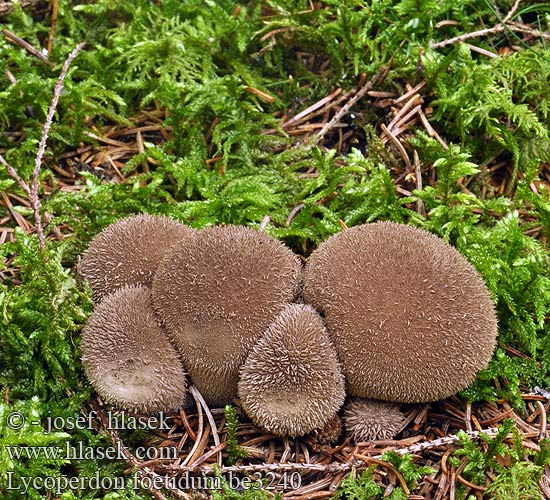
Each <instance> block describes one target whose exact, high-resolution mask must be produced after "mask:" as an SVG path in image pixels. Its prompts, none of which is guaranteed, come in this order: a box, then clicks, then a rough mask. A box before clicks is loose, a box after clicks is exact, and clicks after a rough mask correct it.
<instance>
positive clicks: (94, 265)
mask: <svg viewBox="0 0 550 500" xmlns="http://www.w3.org/2000/svg"><path fill="white" fill-rule="evenodd" d="M192 232H193V230H192V229H191V228H189V227H187V226H185V225H184V224H181V223H179V222H177V221H175V220H172V219H169V218H168V217H161V216H157V215H149V214H140V215H133V216H130V217H126V218H125V219H121V220H119V221H117V222H115V223H114V224H111V225H110V226H107V227H106V228H105V229H104V230H103V231H101V232H100V233H99V234H97V235H96V236H95V237H94V238H93V240H92V242H91V243H90V246H89V247H88V249H87V250H86V251H85V252H84V254H83V256H82V260H81V262H80V265H79V273H80V275H81V276H82V277H83V278H85V279H87V280H88V282H89V284H90V287H91V288H92V290H93V292H94V296H95V297H96V298H97V299H98V300H101V298H102V297H104V296H105V295H107V294H109V293H113V292H115V291H116V290H118V289H119V288H122V287H124V286H130V285H144V286H149V287H150V286H151V282H152V279H153V274H154V272H155V271H156V269H157V267H158V264H159V262H160V261H161V259H162V258H163V257H164V254H165V253H166V251H167V250H169V249H170V247H171V246H172V245H173V244H174V243H175V242H177V241H180V240H182V239H184V238H185V237H187V236H188V235H189V234H191V233H192Z"/></svg>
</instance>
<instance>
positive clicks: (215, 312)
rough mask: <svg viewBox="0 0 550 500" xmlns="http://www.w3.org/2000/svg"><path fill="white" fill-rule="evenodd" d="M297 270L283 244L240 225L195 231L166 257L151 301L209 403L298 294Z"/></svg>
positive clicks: (230, 389) (222, 397)
mask: <svg viewBox="0 0 550 500" xmlns="http://www.w3.org/2000/svg"><path fill="white" fill-rule="evenodd" d="M301 270H302V268H301V264H300V262H299V260H298V258H297V257H296V256H295V255H294V254H293V253H292V252H291V251H290V250H289V249H288V248H287V247H286V246H285V245H284V244H283V243H281V242H280V241H278V240H276V239H274V238H272V237H270V236H268V235H267V234H265V233H263V232H258V231H256V230H255V229H252V228H248V227H241V226H216V227H208V228H205V229H202V230H200V231H197V232H195V233H194V234H193V235H192V236H190V237H189V238H186V239H185V242H183V244H179V245H177V246H175V247H174V248H173V249H172V250H171V251H170V253H169V254H167V255H166V258H165V259H164V260H163V261H162V263H161V264H160V266H159V268H158V271H157V273H156V274H155V277H154V280H153V306H154V308H155V310H156V312H157V314H158V316H159V318H162V321H163V323H164V325H165V327H166V330H167V332H168V334H169V336H170V338H171V340H172V342H173V343H174V345H175V346H176V348H177V349H178V352H179V353H180V355H181V357H182V360H183V363H184V366H185V367H186V369H187V370H188V372H189V376H190V378H191V380H192V381H193V383H194V384H195V385H196V386H197V388H198V389H199V391H200V392H201V393H202V395H203V397H204V398H205V400H206V401H207V402H208V403H210V404H224V403H227V402H229V401H231V400H232V399H233V398H234V397H235V396H236V393H237V382H238V376H239V368H240V367H241V365H242V364H243V363H244V360H245V359H246V356H247V354H248V352H249V351H250V349H251V348H252V346H253V345H254V343H255V342H256V341H257V340H258V338H259V337H260V336H261V334H262V333H263V332H264V330H265V329H266V328H267V327H268V326H269V324H270V323H271V321H272V320H273V319H274V318H275V317H276V316H277V314H278V313H279V312H280V311H281V310H282V309H283V308H284V306H285V305H286V304H287V303H288V302H290V301H292V300H293V298H294V297H295V295H296V294H297V289H298V285H299V279H300V275H301Z"/></svg>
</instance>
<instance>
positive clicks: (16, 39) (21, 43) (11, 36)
mask: <svg viewBox="0 0 550 500" xmlns="http://www.w3.org/2000/svg"><path fill="white" fill-rule="evenodd" d="M2 33H3V34H4V36H5V37H6V39H7V40H8V42H11V43H13V44H14V45H19V46H20V47H23V48H24V49H25V50H26V51H27V52H28V53H29V54H32V55H33V56H34V57H37V58H38V59H40V60H41V61H42V62H43V63H46V64H47V65H48V66H53V63H52V62H51V61H50V60H49V59H48V58H47V57H46V56H45V55H44V54H42V52H40V51H39V50H37V49H35V48H34V47H33V46H32V45H31V44H30V43H29V42H27V41H26V40H23V39H22V38H20V37H18V36H17V35H16V34H15V33H12V32H11V31H9V30H7V29H3V30H2Z"/></svg>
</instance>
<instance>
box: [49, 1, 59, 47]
mask: <svg viewBox="0 0 550 500" xmlns="http://www.w3.org/2000/svg"><path fill="white" fill-rule="evenodd" d="M57 2H58V0H52V21H51V25H50V33H49V34H48V56H50V55H51V53H52V51H53V39H54V37H55V27H56V25H57V13H58V8H57Z"/></svg>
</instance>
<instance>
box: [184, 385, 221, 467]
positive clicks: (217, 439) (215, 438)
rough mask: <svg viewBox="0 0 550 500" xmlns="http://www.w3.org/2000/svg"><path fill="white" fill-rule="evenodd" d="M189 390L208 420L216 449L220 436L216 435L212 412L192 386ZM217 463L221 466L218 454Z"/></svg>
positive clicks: (216, 429)
mask: <svg viewBox="0 0 550 500" xmlns="http://www.w3.org/2000/svg"><path fill="white" fill-rule="evenodd" d="M189 390H190V391H191V394H193V397H194V398H195V401H196V402H197V406H198V403H199V402H200V405H201V406H202V409H203V410H204V413H205V414H206V418H207V419H208V422H209V423H210V429H211V430H212V437H213V438H214V445H215V446H216V447H219V446H220V443H221V441H220V436H219V435H218V427H217V425H216V421H215V420H214V416H213V415H212V412H211V411H210V408H209V407H208V405H207V404H206V401H205V400H204V398H203V397H202V394H201V393H200V391H199V390H198V389H197V388H196V387H195V386H194V385H191V386H190V387H189ZM218 463H219V465H221V464H222V454H221V452H220V454H219V456H218Z"/></svg>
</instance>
